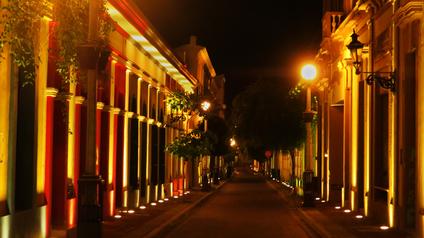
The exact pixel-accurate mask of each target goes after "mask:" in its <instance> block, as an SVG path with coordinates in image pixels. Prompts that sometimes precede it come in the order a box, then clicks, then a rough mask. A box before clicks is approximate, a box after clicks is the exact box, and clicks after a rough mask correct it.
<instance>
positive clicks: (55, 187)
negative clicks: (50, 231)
mask: <svg viewBox="0 0 424 238" xmlns="http://www.w3.org/2000/svg"><path fill="white" fill-rule="evenodd" d="M68 105H69V104H68V101H65V100H64V99H57V100H56V101H55V106H54V120H53V126H54V127H53V128H54V131H53V138H54V140H53V141H52V143H51V144H52V147H53V157H52V158H54V159H53V160H51V161H52V168H53V170H52V173H51V176H50V178H52V203H51V204H52V224H53V226H55V227H59V228H65V227H67V223H68V222H67V220H68V219H67V216H66V215H67V214H66V213H67V212H66V211H67V203H66V197H67V196H66V195H67V186H66V185H67V166H68V164H67V158H68V133H69V132H68V126H67V123H66V122H67V120H65V119H64V117H66V116H67V114H65V113H64V111H65V112H68V111H69V108H68Z"/></svg>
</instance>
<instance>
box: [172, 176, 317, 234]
mask: <svg viewBox="0 0 424 238" xmlns="http://www.w3.org/2000/svg"><path fill="white" fill-rule="evenodd" d="M297 213H298V211H297V208H295V207H293V206H291V205H290V204H289V203H288V202H287V201H286V200H284V199H283V198H282V197H280V196H279V194H278V193H277V191H276V190H274V189H273V188H272V187H271V186H270V185H269V184H268V183H267V182H266V180H265V178H264V177H262V176H259V175H254V174H252V172H251V171H250V170H249V169H247V168H246V169H239V170H236V171H235V174H234V177H233V179H232V180H231V181H229V182H227V184H225V185H224V186H223V187H222V188H221V189H220V190H219V191H217V192H216V193H215V194H214V195H213V196H212V197H211V198H209V199H208V200H207V201H206V202H205V203H204V204H203V205H202V206H200V207H198V208H197V209H195V210H194V211H193V212H192V213H191V215H190V216H188V217H187V218H186V219H185V220H184V221H182V222H181V223H180V224H179V225H177V226H176V227H174V229H172V230H170V231H169V233H168V234H167V236H166V237H169V238H171V237H172V238H174V237H176V238H178V237H185V238H188V237H196V238H199V237H201V238H207V237H211V238H212V237H213V238H221V237H231V238H237V237H261V238H262V237H272V238H275V237H289V238H297V237H315V236H313V232H311V231H310V230H309V229H308V228H307V226H306V225H305V224H304V223H302V221H301V219H300V218H299V216H298V215H297Z"/></svg>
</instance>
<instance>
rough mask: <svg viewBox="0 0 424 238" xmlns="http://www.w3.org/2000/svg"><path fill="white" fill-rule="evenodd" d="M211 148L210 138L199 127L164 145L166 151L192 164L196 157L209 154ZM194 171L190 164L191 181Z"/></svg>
mask: <svg viewBox="0 0 424 238" xmlns="http://www.w3.org/2000/svg"><path fill="white" fill-rule="evenodd" d="M211 150H212V149H211V143H210V139H209V138H208V136H207V135H206V133H205V132H203V131H201V130H199V129H196V130H193V131H191V132H189V133H184V134H181V135H180V136H179V137H177V138H175V139H174V141H172V143H171V144H169V145H167V146H166V151H169V152H170V153H171V154H173V155H175V156H178V157H181V158H184V159H185V160H190V161H192V162H193V164H195V159H196V158H197V157H199V156H201V155H210V151H211ZM194 173H195V166H192V172H191V176H192V177H191V181H194Z"/></svg>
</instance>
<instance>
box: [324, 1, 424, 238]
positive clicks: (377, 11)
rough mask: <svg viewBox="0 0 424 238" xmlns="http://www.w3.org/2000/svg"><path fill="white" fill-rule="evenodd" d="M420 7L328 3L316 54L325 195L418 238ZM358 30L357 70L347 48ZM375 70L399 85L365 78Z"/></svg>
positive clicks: (423, 52)
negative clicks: (383, 83)
mask: <svg viewBox="0 0 424 238" xmlns="http://www.w3.org/2000/svg"><path fill="white" fill-rule="evenodd" d="M423 7H424V4H423V2H422V1H395V0H393V1H352V0H345V1H331V0H328V1H324V2H323V9H324V11H323V19H322V24H323V28H322V33H323V38H322V42H321V48H320V50H319V52H318V55H317V58H316V62H317V64H318V65H319V66H320V68H321V69H322V70H321V71H322V72H321V78H320V79H319V80H318V82H317V83H316V88H317V89H318V91H319V94H320V112H319V115H321V117H320V127H319V128H320V133H319V136H318V139H319V143H318V144H319V146H320V154H319V158H320V161H319V163H320V173H319V175H320V180H321V181H320V182H321V191H320V193H321V197H322V198H324V199H326V200H328V201H331V202H334V203H337V204H339V205H341V206H343V207H346V208H349V209H351V210H354V211H358V212H361V213H363V214H364V215H365V216H371V217H375V218H376V219H378V220H379V221H380V222H381V224H384V225H387V226H389V227H397V228H400V229H405V230H409V231H411V232H414V233H415V234H416V235H417V237H422V236H424V233H423V226H424V213H423V207H424V189H423V188H424V187H423V181H424V179H423V175H424V174H423V173H424V163H423V162H422V160H423V159H424V149H423V148H424V140H423V139H424V137H423V136H424V133H423V132H424V131H423V128H424V120H423V116H424V104H423V103H424V100H423V99H424V98H423V95H424V83H423V80H424V73H423V72H424V71H423V69H424V67H423V62H424V60H423V59H424V58H423V57H424V47H423V43H422V42H423V39H424V38H423V37H424V35H423V33H424V18H423ZM353 31H355V32H356V34H357V35H358V36H359V38H358V39H359V41H360V42H362V43H363V44H364V47H363V50H362V56H361V58H360V59H359V61H360V62H361V63H360V65H359V69H360V71H361V72H360V73H359V74H358V73H357V72H356V70H355V67H354V63H355V61H354V60H353V59H352V57H351V53H350V52H349V49H348V48H347V45H348V44H349V43H350V42H351V41H352V38H351V35H352V34H353ZM370 75H378V76H381V77H386V78H389V77H390V76H394V78H395V80H394V82H395V88H394V90H390V89H386V88H383V87H382V85H381V84H380V83H379V82H377V81H374V82H367V78H368V79H370ZM340 138H343V140H340ZM382 211H384V212H382Z"/></svg>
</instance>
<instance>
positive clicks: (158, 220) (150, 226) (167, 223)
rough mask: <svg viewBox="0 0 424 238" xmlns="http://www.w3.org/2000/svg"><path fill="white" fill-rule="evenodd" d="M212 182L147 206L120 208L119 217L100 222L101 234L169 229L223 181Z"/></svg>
mask: <svg viewBox="0 0 424 238" xmlns="http://www.w3.org/2000/svg"><path fill="white" fill-rule="evenodd" d="M224 183H225V182H221V184H220V185H218V186H212V188H211V189H210V191H208V192H203V191H200V190H194V191H190V193H189V194H185V195H183V196H182V197H179V198H169V200H168V201H165V202H163V203H157V205H156V206H152V205H147V206H146V209H132V210H123V211H121V212H120V213H118V214H120V215H121V216H122V217H121V218H119V219H117V218H111V219H109V220H107V221H104V222H103V224H102V237H104V238H109V237H110V238H112V237H113V238H115V237H128V238H129V237H131V238H132V237H160V234H162V232H166V231H167V230H168V229H171V228H172V227H173V226H174V225H176V224H177V223H178V221H180V220H182V219H181V218H183V217H184V216H188V215H189V214H190V211H191V210H192V209H193V208H195V207H197V206H199V205H200V204H202V203H203V202H205V201H206V200H207V199H208V198H209V196H211V195H212V194H213V193H214V192H215V191H216V190H218V189H219V188H220V187H221V186H223V185H224Z"/></svg>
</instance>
